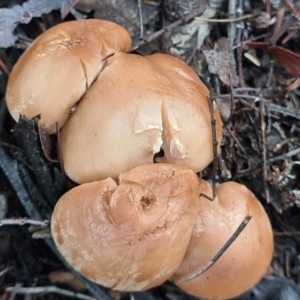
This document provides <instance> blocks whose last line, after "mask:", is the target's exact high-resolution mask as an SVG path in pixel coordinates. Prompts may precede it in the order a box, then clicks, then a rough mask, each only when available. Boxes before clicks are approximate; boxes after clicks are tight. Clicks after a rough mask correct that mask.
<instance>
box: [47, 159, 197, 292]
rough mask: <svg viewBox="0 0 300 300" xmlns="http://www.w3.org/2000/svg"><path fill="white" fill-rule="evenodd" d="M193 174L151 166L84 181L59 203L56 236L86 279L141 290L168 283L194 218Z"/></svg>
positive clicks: (54, 225)
mask: <svg viewBox="0 0 300 300" xmlns="http://www.w3.org/2000/svg"><path fill="white" fill-rule="evenodd" d="M198 190H199V189H198V178H197V176H196V175H195V173H194V172H193V171H192V170H189V169H187V168H185V167H183V166H176V165H168V164H150V165H143V166H139V167H137V168H134V169H132V170H130V171H128V172H125V173H122V174H121V175H120V177H119V181H118V183H117V182H115V181H114V180H113V179H111V178H107V179H105V180H102V181H97V182H96V181H95V182H92V183H86V184H82V185H80V186H78V187H76V188H74V189H72V190H70V191H69V192H67V193H66V194H64V195H63V196H62V197H61V198H60V199H59V201H58V202H57V204H56V206H55V209H54V212H53V215H52V221H51V232H52V235H53V238H54V241H55V243H56V245H57V247H58V249H59V251H60V252H61V254H62V255H63V256H64V257H65V258H66V260H67V261H68V262H69V263H70V264H71V265H72V266H73V267H74V268H75V269H76V270H78V271H79V272H80V273H82V274H83V275H84V276H86V277H87V278H89V279H90V280H92V281H94V282H96V283H98V284H101V285H104V286H106V287H109V288H113V289H116V290H122V291H139V290H145V289H148V288H151V287H153V286H156V285H159V284H161V283H163V282H164V281H165V280H167V279H168V278H169V277H170V276H171V275H172V274H173V273H174V272H175V271H176V269H177V268H178V266H179V265H180V263H181V261H182V259H183V257H184V254H185V251H186V248H187V246H188V243H189V240H190V237H191V234H192V228H193V226H194V221H195V215H196V211H195V204H196V201H197V200H198V199H199V197H198Z"/></svg>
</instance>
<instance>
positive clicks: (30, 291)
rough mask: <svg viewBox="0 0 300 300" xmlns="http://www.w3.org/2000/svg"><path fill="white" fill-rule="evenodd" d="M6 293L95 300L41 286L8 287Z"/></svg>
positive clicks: (53, 287) (54, 287)
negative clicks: (50, 294)
mask: <svg viewBox="0 0 300 300" xmlns="http://www.w3.org/2000/svg"><path fill="white" fill-rule="evenodd" d="M5 291H6V292H15V294H21V295H37V294H41V293H48V294H49V293H55V294H59V295H63V296H66V297H72V298H74V299H83V300H95V298H93V297H90V296H87V295H84V294H81V293H76V292H72V291H69V290H65V289H61V288H58V287H56V286H43V287H8V288H6V289H5Z"/></svg>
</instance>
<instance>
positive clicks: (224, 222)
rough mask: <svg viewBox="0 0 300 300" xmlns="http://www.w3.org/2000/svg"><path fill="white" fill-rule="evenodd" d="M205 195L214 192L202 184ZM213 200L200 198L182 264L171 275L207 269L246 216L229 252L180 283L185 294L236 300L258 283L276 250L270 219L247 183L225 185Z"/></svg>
mask: <svg viewBox="0 0 300 300" xmlns="http://www.w3.org/2000/svg"><path fill="white" fill-rule="evenodd" d="M201 193H204V194H206V195H210V196H212V188H211V186H210V185H209V184H208V183H207V182H205V181H202V182H201ZM216 194H217V197H216V199H215V200H214V201H213V202H210V201H208V200H207V199H205V198H204V197H201V199H200V200H199V202H198V208H197V210H198V215H197V217H196V223H195V227H194V230H193V235H192V238H191V241H190V244H189V247H188V249H187V252H186V255H185V258H184V260H183V263H182V264H181V266H180V267H179V269H178V270H177V271H176V273H175V274H174V275H173V277H172V279H173V280H175V282H176V280H182V279H185V278H187V277H189V276H191V275H193V274H195V273H196V272H197V271H199V270H200V269H201V268H203V267H205V266H206V265H207V264H208V262H209V261H210V260H211V259H212V258H213V256H214V255H215V254H217V252H218V251H219V250H220V249H221V247H222V246H223V245H224V244H225V242H226V241H227V240H228V239H229V238H230V237H231V235H232V234H233V233H234V231H235V230H236V229H237V228H238V226H239V225H240V223H241V222H242V221H243V219H244V218H245V216H246V215H247V214H250V215H251V216H252V219H251V220H250V221H249V223H248V225H247V226H246V228H245V229H244V230H243V231H242V232H241V234H240V235H239V236H238V237H237V239H236V240H235V241H234V242H233V243H232V244H231V245H230V246H229V248H228V249H227V250H226V251H225V252H224V254H223V255H222V256H221V257H220V258H219V259H218V260H217V261H216V262H215V263H214V264H213V265H212V267H210V268H209V269H208V270H207V271H205V272H204V273H202V274H201V275H199V276H198V277H196V278H194V279H191V280H187V281H183V282H178V283H177V285H178V286H179V287H180V288H181V289H183V290H184V291H185V292H187V293H189V294H192V295H195V296H197V297H203V298H205V299H231V298H233V297H236V296H238V295H240V294H242V293H243V292H246V291H247V290H248V289H250V288H251V287H252V286H254V285H255V284H256V283H257V282H258V281H259V280H260V279H261V277H262V276H263V275H264V273H265V272H266V269H267V268H268V266H269V264H270V261H271V258H272V253H273V234H272V228H271V225H270V221H269V219H268V216H267V214H266V212H265V211H264V209H263V207H262V205H261V204H260V202H259V201H258V200H257V199H256V198H255V196H254V195H253V194H252V193H251V192H250V191H249V190H248V189H247V188H246V187H245V186H243V185H241V184H238V183H235V182H227V183H223V184H221V185H220V186H218V187H217V189H216Z"/></svg>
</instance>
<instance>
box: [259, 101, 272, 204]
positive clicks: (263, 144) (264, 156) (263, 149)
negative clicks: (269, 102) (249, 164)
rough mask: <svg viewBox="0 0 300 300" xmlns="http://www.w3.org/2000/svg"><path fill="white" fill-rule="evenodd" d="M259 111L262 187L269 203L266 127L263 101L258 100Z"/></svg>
mask: <svg viewBox="0 0 300 300" xmlns="http://www.w3.org/2000/svg"><path fill="white" fill-rule="evenodd" d="M259 112H260V130H261V140H262V142H261V152H262V171H263V174H262V175H263V187H264V192H265V198H266V201H267V203H270V195H269V189H268V186H267V179H268V178H267V177H268V172H267V150H266V129H265V118H264V116H265V102H264V101H260V104H259Z"/></svg>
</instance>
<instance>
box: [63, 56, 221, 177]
mask: <svg viewBox="0 0 300 300" xmlns="http://www.w3.org/2000/svg"><path fill="white" fill-rule="evenodd" d="M207 97H208V90H207V88H206V86H205V85H204V84H203V83H202V82H201V81H200V80H199V78H198V76H197V75H196V74H195V73H194V71H193V70H192V69H191V68H190V67H189V66H188V65H186V64H185V63H183V62H182V61H180V60H178V59H176V58H174V57H172V56H169V55H165V54H154V55H151V56H146V57H142V56H139V55H135V54H126V53H116V54H115V55H114V56H113V57H111V58H109V59H108V62H107V65H106V68H105V69H104V70H103V71H102V72H101V74H100V76H99V77H98V78H97V80H96V81H95V83H94V84H93V85H92V87H91V88H90V89H89V90H88V91H87V92H86V94H85V95H84V97H83V98H82V100H81V101H80V103H79V105H78V106H77V109H76V111H75V113H74V114H73V115H72V116H71V117H70V118H69V120H68V121H67V122H66V124H65V126H64V128H63V129H62V134H61V141H62V153H63V157H64V166H65V170H66V173H67V175H68V176H69V177H70V178H71V179H72V180H74V181H75V182H78V183H85V182H90V181H93V180H101V179H104V178H107V177H112V178H114V179H116V178H117V177H118V175H119V174H120V173H121V172H125V171H127V170H130V169H131V168H134V167H136V166H138V165H141V164H146V163H152V162H153V161H154V160H155V159H154V156H155V154H156V153H159V152H160V151H161V149H163V151H164V157H162V158H156V160H155V161H156V162H164V163H174V164H180V165H184V166H187V167H189V168H191V169H192V170H194V171H195V172H198V171H200V170H202V169H204V168H205V167H206V166H207V165H208V164H209V163H210V162H211V161H212V158H213V148H212V129H211V113H210V108H209V102H208V99H207ZM214 114H215V117H216V119H217V125H216V129H217V138H218V141H219V143H220V141H221V135H222V122H221V119H220V116H219V112H218V110H217V109H215V111H214Z"/></svg>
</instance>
